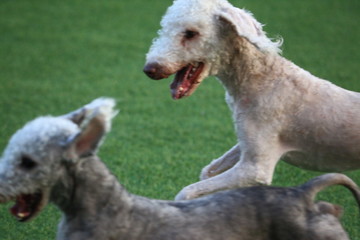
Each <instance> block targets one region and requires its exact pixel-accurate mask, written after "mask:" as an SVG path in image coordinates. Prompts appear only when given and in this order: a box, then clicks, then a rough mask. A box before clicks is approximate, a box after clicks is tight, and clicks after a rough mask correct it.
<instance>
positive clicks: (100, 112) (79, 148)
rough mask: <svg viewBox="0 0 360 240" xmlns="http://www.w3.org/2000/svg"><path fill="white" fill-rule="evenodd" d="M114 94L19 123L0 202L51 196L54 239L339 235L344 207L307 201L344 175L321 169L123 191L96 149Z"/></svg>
mask: <svg viewBox="0 0 360 240" xmlns="http://www.w3.org/2000/svg"><path fill="white" fill-rule="evenodd" d="M113 107H114V101H113V100H111V99H97V100H95V101H94V102H92V103H90V104H88V105H86V106H84V107H83V108H80V109H79V110H76V111H74V112H71V113H69V114H66V115H64V116H59V117H40V118H37V119H35V120H33V121H31V122H29V123H28V124H26V125H25V126H24V127H23V128H22V129H20V130H18V131H17V132H16V133H15V134H14V135H13V137H12V138H11V140H10V142H9V144H8V146H7V147H6V149H5V151H4V154H3V156H2V158H1V161H0V202H2V203H4V202H8V201H11V200H15V201H16V203H15V205H14V206H13V207H12V208H11V213H12V214H13V215H14V216H16V217H17V218H18V220H19V221H22V222H25V221H29V220H30V219H32V218H34V217H35V216H36V215H37V214H38V213H39V212H40V211H41V210H42V209H43V208H44V207H45V206H46V205H47V204H48V202H52V203H54V204H55V205H57V206H58V207H59V209H60V210H61V211H62V212H63V217H62V220H61V223H60V224H59V228H58V235H57V239H59V240H65V239H66V240H85V239H86V240H92V239H93V240H95V239H102V240H117V239H119V240H120V239H126V240H170V239H171V240H188V239H192V240H222V239H227V240H240V239H241V240H267V239H278V240H288V239H293V240H346V239H348V236H347V234H346V232H345V231H344V229H343V228H342V226H341V224H340V222H339V220H338V217H339V215H340V214H341V210H340V208H339V207H338V206H336V205H333V204H331V203H327V202H318V203H314V198H315V196H316V194H317V192H319V191H321V190H322V189H323V188H325V187H328V186H331V185H337V184H340V185H344V186H345V187H346V188H348V189H349V190H350V191H351V192H352V193H353V195H354V196H355V198H356V200H357V202H358V204H359V203H360V191H359V189H358V187H357V186H356V184H355V183H354V182H353V181H352V180H351V179H349V178H347V177H346V176H345V175H342V174H327V175H323V176H320V177H317V178H315V179H313V180H311V181H309V182H308V183H306V184H304V185H302V186H299V187H294V188H277V187H266V186H258V187H248V188H240V189H236V190H228V191H224V192H219V193H216V194H213V195H209V196H205V197H202V198H199V199H195V200H190V201H163V200H154V199H148V198H144V197H140V196H136V195H133V194H130V193H129V192H127V191H126V190H125V189H124V188H123V187H122V186H121V184H120V183H119V182H118V181H117V179H116V177H115V176H113V175H112V174H111V173H110V172H109V170H108V169H107V168H106V166H105V165H104V164H103V162H102V161H101V160H100V159H99V158H98V157H97V155H96V151H97V150H98V148H99V146H100V144H101V142H102V141H103V138H104V136H105V134H106V133H107V132H108V131H109V130H110V126H111V118H112V117H113V116H114V115H115V114H116V112H115V111H113Z"/></svg>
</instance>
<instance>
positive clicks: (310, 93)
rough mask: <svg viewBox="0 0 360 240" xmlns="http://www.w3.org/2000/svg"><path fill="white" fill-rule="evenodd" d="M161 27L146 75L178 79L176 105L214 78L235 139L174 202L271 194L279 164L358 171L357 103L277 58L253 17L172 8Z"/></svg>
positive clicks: (204, 5)
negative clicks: (238, 192) (230, 192)
mask: <svg viewBox="0 0 360 240" xmlns="http://www.w3.org/2000/svg"><path fill="white" fill-rule="evenodd" d="M189 9H191V11H190V10H189ZM185 12H186V13H185ZM161 25H162V29H161V30H160V31H159V38H158V39H156V40H155V41H154V42H153V45H152V46H151V48H150V50H149V52H148V54H147V57H146V65H145V67H144V72H145V73H146V74H147V75H148V76H149V77H151V78H153V79H162V78H165V77H168V76H170V75H171V74H174V73H176V76H175V80H174V82H173V83H172V84H171V91H172V96H173V98H174V99H180V98H182V97H186V96H189V95H191V94H192V93H193V92H194V91H195V89H197V87H198V86H199V85H200V83H201V82H202V80H203V79H204V78H206V77H207V76H209V75H214V76H216V77H217V78H218V79H219V80H220V82H221V83H222V84H223V85H224V87H225V89H226V101H227V103H228V105H229V107H230V109H231V110H232V113H233V119H234V123H235V128H236V132H237V138H238V143H237V144H236V145H235V146H234V147H233V148H231V149H230V150H229V151H228V152H227V153H225V154H224V155H223V156H222V157H220V158H218V159H215V160H213V161H212V162H211V163H210V164H209V165H208V166H206V167H205V168H204V169H203V170H202V173H201V175H200V179H201V180H202V181H200V182H198V183H194V184H192V185H190V186H187V187H185V188H184V189H183V190H182V191H181V192H180V193H179V194H178V195H177V197H176V199H191V198H195V197H198V196H201V195H205V194H208V193H211V192H215V191H218V190H222V189H227V188H234V187H238V186H249V185H258V184H266V185H268V184H271V182H272V177H273V174H274V169H275V166H276V164H277V163H278V161H279V160H280V159H283V160H285V161H286V162H288V163H291V164H293V165H295V166H298V167H301V168H304V169H310V170H317V171H344V170H355V169H358V168H359V167H360V149H359V148H358V146H359V144H360V94H359V93H356V92H351V91H348V90H345V89H342V88H340V87H338V86H336V85H334V84H332V83H330V82H328V81H326V80H323V79H320V78H317V77H315V76H313V75H312V74H310V73H309V72H307V71H305V70H303V69H301V68H300V67H298V66H296V65H295V64H294V63H292V62H290V61H288V60H287V59H285V58H283V57H282V56H280V55H279V52H280V49H279V46H280V45H281V41H277V42H273V41H272V40H271V39H269V38H268V37H267V36H266V34H265V32H264V31H263V30H262V25H261V24H260V23H258V22H257V21H256V20H255V18H254V17H253V16H252V15H251V14H250V13H249V12H247V11H244V10H242V9H239V8H236V7H234V6H232V5H231V4H230V3H228V2H227V1H226V0H210V1H205V0H176V1H174V4H173V5H172V6H171V7H169V9H168V10H167V13H166V14H165V15H164V17H163V19H162V21H161Z"/></svg>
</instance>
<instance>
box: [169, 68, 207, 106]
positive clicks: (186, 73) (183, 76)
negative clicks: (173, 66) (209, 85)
mask: <svg viewBox="0 0 360 240" xmlns="http://www.w3.org/2000/svg"><path fill="white" fill-rule="evenodd" d="M203 69H204V63H202V62H198V63H195V64H188V65H187V66H185V67H183V68H182V69H180V70H179V71H178V72H177V73H176V75H175V79H174V81H173V82H172V83H171V85H170V89H171V94H172V97H173V99H180V98H182V97H184V96H190V95H191V94H192V93H193V92H194V91H195V89H196V88H197V87H198V85H199V84H200V83H201V80H202V79H200V75H201V73H202V71H203Z"/></svg>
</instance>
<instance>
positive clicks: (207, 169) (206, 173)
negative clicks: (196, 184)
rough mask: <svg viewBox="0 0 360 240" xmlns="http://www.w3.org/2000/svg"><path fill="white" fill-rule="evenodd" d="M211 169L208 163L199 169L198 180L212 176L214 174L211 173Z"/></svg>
mask: <svg viewBox="0 0 360 240" xmlns="http://www.w3.org/2000/svg"><path fill="white" fill-rule="evenodd" d="M212 172H213V171H212V169H211V166H210V165H207V166H206V167H204V168H203V169H202V170H201V173H200V177H199V178H200V180H201V181H202V180H205V179H208V178H211V177H213V176H214V175H213V174H212Z"/></svg>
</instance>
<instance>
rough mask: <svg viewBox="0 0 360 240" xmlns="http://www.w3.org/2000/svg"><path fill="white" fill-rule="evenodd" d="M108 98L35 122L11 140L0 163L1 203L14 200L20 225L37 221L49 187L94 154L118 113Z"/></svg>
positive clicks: (38, 119)
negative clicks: (35, 218) (74, 165)
mask: <svg viewBox="0 0 360 240" xmlns="http://www.w3.org/2000/svg"><path fill="white" fill-rule="evenodd" d="M114 105H115V102H114V100H112V99H105V98H101V99H97V100H95V101H93V102H92V103H90V104H88V105H86V106H84V107H82V108H80V109H79V110H77V111H74V112H71V113H69V114H67V115H63V116H59V117H52V116H47V117H39V118H36V119H35V120H33V121H31V122H29V123H27V124H26V125H25V126H24V127H23V128H21V129H20V130H18V131H17V132H16V133H15V134H14V135H13V136H12V137H11V139H10V141H9V143H8V145H7V147H6V149H5V150H4V153H3V155H2V157H1V161H0V203H1V202H7V201H11V200H15V202H16V203H15V205H14V206H13V207H12V208H11V209H10V210H11V213H12V214H13V215H14V216H15V217H17V218H18V220H19V221H27V220H30V219H31V218H33V217H35V216H36V215H37V214H38V213H39V212H40V211H41V210H42V208H43V207H44V206H45V205H46V204H47V203H48V201H49V200H50V196H51V191H52V188H53V186H54V185H55V184H57V183H58V182H59V181H60V179H61V178H64V176H65V175H66V171H67V168H68V167H69V165H71V164H76V162H77V161H78V160H79V159H80V158H84V157H86V156H89V155H91V154H94V153H95V152H96V150H97V149H98V147H99V145H100V144H101V141H102V139H103V137H104V135H105V133H106V132H108V131H109V130H110V125H111V118H112V117H113V116H114V115H115V114H116V112H114V111H113V107H114Z"/></svg>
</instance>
